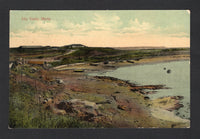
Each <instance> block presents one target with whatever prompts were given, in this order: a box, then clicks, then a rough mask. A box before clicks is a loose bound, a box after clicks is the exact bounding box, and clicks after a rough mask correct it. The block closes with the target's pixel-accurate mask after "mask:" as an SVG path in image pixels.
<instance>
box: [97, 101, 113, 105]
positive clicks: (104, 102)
mask: <svg viewBox="0 0 200 139" xmlns="http://www.w3.org/2000/svg"><path fill="white" fill-rule="evenodd" d="M111 103H112V101H111V100H106V101H101V102H96V104H111Z"/></svg>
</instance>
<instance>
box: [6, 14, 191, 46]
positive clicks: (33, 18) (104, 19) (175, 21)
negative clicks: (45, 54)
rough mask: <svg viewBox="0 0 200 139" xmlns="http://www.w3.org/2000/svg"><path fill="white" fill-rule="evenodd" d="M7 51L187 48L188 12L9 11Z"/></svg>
mask: <svg viewBox="0 0 200 139" xmlns="http://www.w3.org/2000/svg"><path fill="white" fill-rule="evenodd" d="M9 35H10V39H9V43H10V47H19V46H23V45H42V46H47V45H49V46H63V45H68V44H83V45H86V46H91V47H140V46H142V47H145V46H148V47H149V46H153V47H163V46H164V47H190V11H189V10H10V33H9Z"/></svg>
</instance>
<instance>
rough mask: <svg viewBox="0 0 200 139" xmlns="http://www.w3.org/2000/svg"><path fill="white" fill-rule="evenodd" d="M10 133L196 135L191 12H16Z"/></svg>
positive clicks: (11, 35) (11, 45)
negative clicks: (180, 131)
mask: <svg viewBox="0 0 200 139" xmlns="http://www.w3.org/2000/svg"><path fill="white" fill-rule="evenodd" d="M9 128H36V129H37V128H51V129H52V128H53V129H54V128H190V10H10V32H9Z"/></svg>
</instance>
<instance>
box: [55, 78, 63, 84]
mask: <svg viewBox="0 0 200 139" xmlns="http://www.w3.org/2000/svg"><path fill="white" fill-rule="evenodd" d="M56 82H57V83H59V84H63V83H64V81H63V80H61V79H57V80H56Z"/></svg>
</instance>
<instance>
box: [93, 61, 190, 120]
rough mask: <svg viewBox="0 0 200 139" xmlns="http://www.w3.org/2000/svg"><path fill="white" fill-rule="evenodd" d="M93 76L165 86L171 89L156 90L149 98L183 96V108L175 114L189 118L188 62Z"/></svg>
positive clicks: (119, 70)
mask: <svg viewBox="0 0 200 139" xmlns="http://www.w3.org/2000/svg"><path fill="white" fill-rule="evenodd" d="M93 75H94V74H93ZM95 75H98V76H111V77H115V78H119V79H123V80H129V81H130V82H132V83H136V84H139V85H158V84H163V85H166V87H170V88H171V89H161V90H158V92H157V93H156V94H153V95H149V97H150V98H151V99H155V98H158V97H163V96H177V95H179V96H184V99H183V100H182V101H181V103H182V104H183V105H184V107H183V108H181V109H179V110H178V111H177V112H176V113H177V115H178V116H180V117H182V118H190V63H189V61H188V60H185V61H172V62H164V63H156V64H144V65H136V66H131V67H121V68H118V69H116V70H114V71H109V72H106V73H95Z"/></svg>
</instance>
